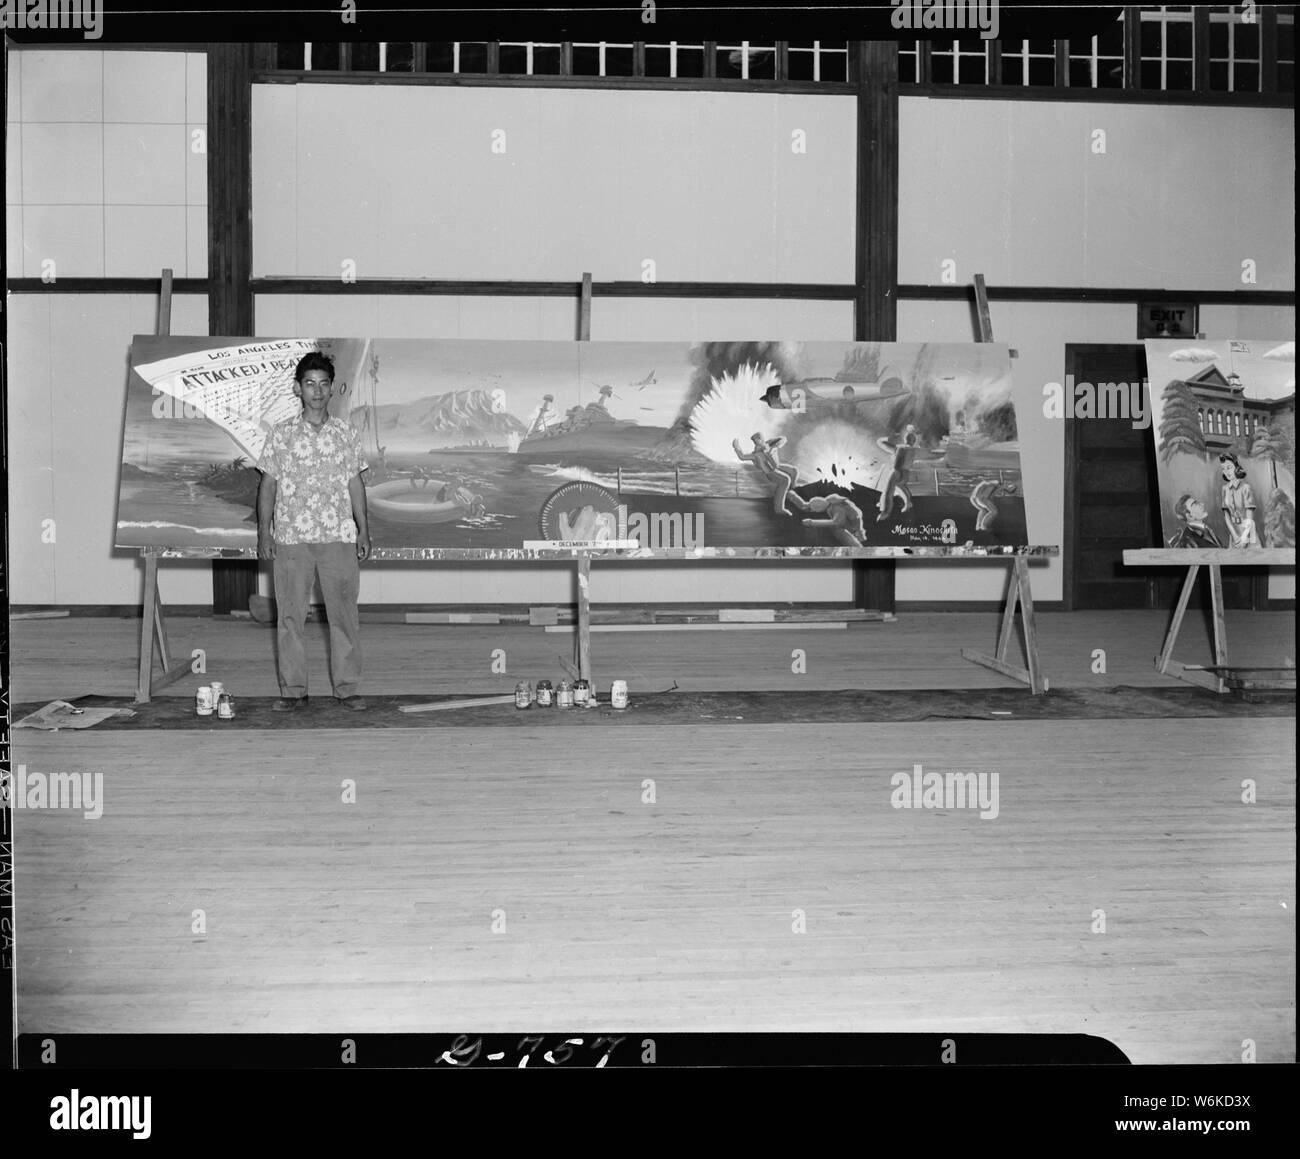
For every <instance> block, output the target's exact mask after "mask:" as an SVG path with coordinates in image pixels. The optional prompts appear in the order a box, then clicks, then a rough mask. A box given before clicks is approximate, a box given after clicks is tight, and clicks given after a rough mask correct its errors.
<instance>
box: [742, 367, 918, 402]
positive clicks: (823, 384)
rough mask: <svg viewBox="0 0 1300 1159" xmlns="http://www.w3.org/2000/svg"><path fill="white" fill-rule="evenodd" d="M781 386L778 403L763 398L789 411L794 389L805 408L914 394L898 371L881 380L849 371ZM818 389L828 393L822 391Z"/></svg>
mask: <svg viewBox="0 0 1300 1159" xmlns="http://www.w3.org/2000/svg"><path fill="white" fill-rule="evenodd" d="M779 389H780V396H781V397H780V401H779V402H775V401H774V399H773V398H772V397H767V398H764V400H763V401H765V402H767V405H768V406H776V407H777V409H786V410H792V409H793V408H794V398H793V394H792V392H793V391H796V390H797V391H802V392H803V406H804V407H805V409H813V408H816V407H827V406H840V405H841V404H843V403H850V404H852V405H854V406H856V405H858V404H859V403H866V402H880V401H882V400H884V399H891V398H901V397H902V396H903V395H905V394H911V393H912V388H911V387H909V386H907V385H906V384H905V383H904V382H903V380H902V379H901V378H899V377H898V376H897V375H896V374H891V375H888V376H886V377H885V378H884V379H882V380H881V381H880V382H869V381H867V380H865V379H861V378H854V377H852V376H851V375H847V374H837V375H836V376H835V377H834V378H796V379H791V380H790V381H788V382H785V383H782V384H781V387H780V388H779ZM818 391H824V392H825V393H824V394H819V393H817V392H818ZM775 393H776V388H773V389H771V390H769V391H768V396H772V395H774V394H775Z"/></svg>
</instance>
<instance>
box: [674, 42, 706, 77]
mask: <svg viewBox="0 0 1300 1159" xmlns="http://www.w3.org/2000/svg"><path fill="white" fill-rule="evenodd" d="M677 75H678V76H690V77H698V76H703V75H704V45H702V44H701V45H698V46H691V47H683V46H682V45H680V44H679V45H678V46H677Z"/></svg>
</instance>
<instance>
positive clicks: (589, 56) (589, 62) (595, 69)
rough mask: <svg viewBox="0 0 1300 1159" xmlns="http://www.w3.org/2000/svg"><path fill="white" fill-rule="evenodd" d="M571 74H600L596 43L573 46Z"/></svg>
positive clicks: (598, 52) (598, 50)
mask: <svg viewBox="0 0 1300 1159" xmlns="http://www.w3.org/2000/svg"><path fill="white" fill-rule="evenodd" d="M573 75H574V76H600V49H599V48H597V46H596V45H594V44H575V45H574V46H573Z"/></svg>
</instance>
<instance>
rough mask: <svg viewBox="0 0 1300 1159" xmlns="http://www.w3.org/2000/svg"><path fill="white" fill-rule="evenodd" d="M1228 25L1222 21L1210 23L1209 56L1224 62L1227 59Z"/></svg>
mask: <svg viewBox="0 0 1300 1159" xmlns="http://www.w3.org/2000/svg"><path fill="white" fill-rule="evenodd" d="M1228 28H1229V25H1228V23H1227V22H1226V21H1223V20H1211V21H1210V56H1211V57H1218V58H1219V59H1221V60H1226V59H1227V57H1228V36H1229V32H1228Z"/></svg>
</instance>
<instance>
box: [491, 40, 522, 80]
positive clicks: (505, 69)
mask: <svg viewBox="0 0 1300 1159" xmlns="http://www.w3.org/2000/svg"><path fill="white" fill-rule="evenodd" d="M527 66H528V49H526V48H525V47H524V46H523V45H522V44H503V45H501V47H500V49H499V50H498V52H497V71H498V72H500V73H501V74H502V75H503V76H521V75H522V74H524V73H525V72H527V71H528V67H527Z"/></svg>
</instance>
